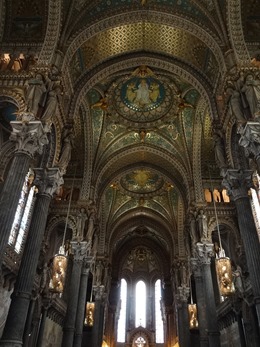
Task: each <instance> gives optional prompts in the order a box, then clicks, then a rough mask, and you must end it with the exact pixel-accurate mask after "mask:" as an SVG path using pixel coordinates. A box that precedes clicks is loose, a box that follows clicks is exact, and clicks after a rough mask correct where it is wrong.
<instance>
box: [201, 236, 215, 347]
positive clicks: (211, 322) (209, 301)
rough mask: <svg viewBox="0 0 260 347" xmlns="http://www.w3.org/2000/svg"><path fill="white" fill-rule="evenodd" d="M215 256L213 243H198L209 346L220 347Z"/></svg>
mask: <svg viewBox="0 0 260 347" xmlns="http://www.w3.org/2000/svg"><path fill="white" fill-rule="evenodd" d="M213 256H214V253H213V244H211V243H200V242H199V243H197V259H198V262H199V264H200V266H201V273H202V280H203V284H204V286H203V287H204V290H203V294H204V298H205V299H204V300H205V309H206V319H207V334H208V341H209V347H220V333H219V330H218V322H217V311H216V304H215V297H214V289H213V282H212V275H211V268H210V264H211V258H212V257H213ZM200 311H201V310H200Z"/></svg>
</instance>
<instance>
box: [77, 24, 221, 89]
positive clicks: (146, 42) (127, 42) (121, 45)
mask: <svg viewBox="0 0 260 347" xmlns="http://www.w3.org/2000/svg"><path fill="white" fill-rule="evenodd" d="M154 42H157V44H156V47H155V45H154ZM137 51H156V52H157V53H159V54H166V55H169V56H173V57H175V58H178V59H180V60H183V61H188V62H189V64H190V65H193V66H194V67H196V68H197V69H198V70H201V71H204V72H206V74H207V76H208V78H209V79H210V80H211V82H212V83H213V84H214V81H216V79H217V77H218V74H219V65H218V62H217V60H216V58H215V56H214V54H213V52H212V51H211V50H210V49H209V48H208V47H207V45H206V44H205V43H204V42H202V41H201V40H200V39H199V38H197V37H196V36H194V35H192V34H190V33H188V32H185V31H183V30H181V29H178V28H173V27H170V26H167V25H162V24H158V23H149V22H138V23H133V24H126V25H122V26H120V27H115V28H111V29H108V30H106V31H103V32H100V33H98V34H97V35H95V36H93V37H92V38H90V39H89V40H87V41H86V42H84V43H83V44H82V45H81V46H80V47H79V48H78V50H77V51H76V52H75V54H74V56H73V57H72V59H71V61H70V76H71V81H72V83H73V84H74V85H75V84H76V83H77V80H78V79H79V78H81V76H82V75H84V72H86V71H89V70H91V69H92V68H93V66H95V65H97V64H101V63H102V62H103V61H106V60H108V59H109V58H111V57H114V56H118V55H121V54H125V53H126V52H128V53H129V52H137Z"/></svg>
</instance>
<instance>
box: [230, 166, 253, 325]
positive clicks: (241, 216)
mask: <svg viewBox="0 0 260 347" xmlns="http://www.w3.org/2000/svg"><path fill="white" fill-rule="evenodd" d="M223 185H224V186H225V187H226V188H227V190H228V193H229V194H230V195H232V197H233V200H234V202H235V205H236V209H237V219H238V225H239V230H240V234H241V238H242V241H243V244H244V249H245V254H246V259H247V265H248V271H249V277H250V281H251V284H252V288H253V293H254V301H255V306H256V312H257V317H258V329H259V331H260V276H259V264H260V244H259V238H258V235H257V231H256V226H255V222H254V217H253V214H252V209H251V204H250V200H249V196H248V189H249V188H250V187H252V171H250V170H244V171H242V170H227V172H226V175H225V177H224V179H223Z"/></svg>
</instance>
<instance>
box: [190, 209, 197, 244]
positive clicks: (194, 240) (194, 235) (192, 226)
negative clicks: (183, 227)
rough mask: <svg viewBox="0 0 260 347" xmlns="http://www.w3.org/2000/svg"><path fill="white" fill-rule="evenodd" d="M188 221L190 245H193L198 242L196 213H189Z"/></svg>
mask: <svg viewBox="0 0 260 347" xmlns="http://www.w3.org/2000/svg"><path fill="white" fill-rule="evenodd" d="M189 222H190V237H191V243H192V245H195V244H196V243H197V242H199V235H198V228H197V222H196V214H193V213H190V215H189Z"/></svg>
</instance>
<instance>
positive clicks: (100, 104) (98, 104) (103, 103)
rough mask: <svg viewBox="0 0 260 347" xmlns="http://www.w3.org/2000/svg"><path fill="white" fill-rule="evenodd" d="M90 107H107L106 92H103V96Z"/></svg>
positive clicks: (103, 108) (104, 109)
mask: <svg viewBox="0 0 260 347" xmlns="http://www.w3.org/2000/svg"><path fill="white" fill-rule="evenodd" d="M91 108H92V109H95V108H100V109H101V110H103V111H106V110H107V109H108V93H105V95H104V97H103V98H101V99H100V100H99V101H98V102H96V103H95V104H93V105H92V106H91Z"/></svg>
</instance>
